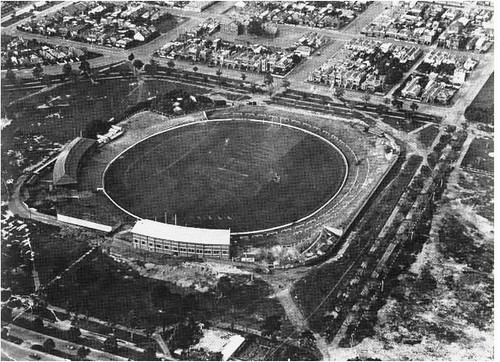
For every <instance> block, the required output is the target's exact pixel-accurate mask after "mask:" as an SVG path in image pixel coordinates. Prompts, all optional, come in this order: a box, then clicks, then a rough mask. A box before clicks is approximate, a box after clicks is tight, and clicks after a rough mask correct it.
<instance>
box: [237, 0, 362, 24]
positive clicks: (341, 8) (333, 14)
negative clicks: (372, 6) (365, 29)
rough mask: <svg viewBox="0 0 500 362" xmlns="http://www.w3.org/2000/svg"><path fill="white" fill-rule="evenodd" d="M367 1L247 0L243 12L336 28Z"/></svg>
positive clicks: (264, 17)
mask: <svg viewBox="0 0 500 362" xmlns="http://www.w3.org/2000/svg"><path fill="white" fill-rule="evenodd" d="M369 3H370V2H368V1H352V2H350V1H337V2H323V3H322V2H303V1H302V2H290V1H289V2H258V1H257V2H253V1H252V2H248V3H247V4H246V6H245V7H244V8H243V9H242V10H241V12H242V13H243V14H246V15H249V16H258V17H259V18H260V19H262V20H264V21H272V22H276V23H279V24H292V25H304V26H310V27H317V28H331V29H340V28H343V27H344V26H346V25H347V24H349V23H350V22H351V21H352V20H354V19H355V18H356V17H357V16H358V15H359V14H360V13H361V12H363V11H364V10H365V9H366V7H367V6H368V5H369Z"/></svg>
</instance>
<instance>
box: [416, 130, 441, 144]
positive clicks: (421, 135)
mask: <svg viewBox="0 0 500 362" xmlns="http://www.w3.org/2000/svg"><path fill="white" fill-rule="evenodd" d="M438 134H439V128H438V127H436V126H429V127H426V128H424V129H423V130H421V131H420V132H418V139H419V141H420V142H422V144H423V145H424V146H425V148H429V147H431V146H432V143H433V142H434V140H435V139H436V137H437V135H438Z"/></svg>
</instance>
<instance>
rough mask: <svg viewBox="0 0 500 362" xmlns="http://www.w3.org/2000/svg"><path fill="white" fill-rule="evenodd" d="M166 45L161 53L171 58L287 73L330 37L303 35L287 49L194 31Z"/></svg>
mask: <svg viewBox="0 0 500 362" xmlns="http://www.w3.org/2000/svg"><path fill="white" fill-rule="evenodd" d="M186 35H187V36H181V37H179V39H178V40H177V41H175V42H169V43H167V44H165V45H164V46H162V47H161V48H160V49H159V50H158V51H157V54H158V55H159V56H160V57H165V58H169V59H180V60H186V61H192V62H204V63H209V64H213V65H218V66H224V67H227V68H233V69H242V70H243V69H244V70H248V71H252V72H271V73H273V74H277V75H284V74H286V73H288V72H289V71H290V70H292V69H293V68H294V67H295V66H296V65H297V64H298V63H299V62H300V61H301V60H302V59H303V58H305V57H308V56H310V55H311V54H312V52H314V51H315V50H316V49H319V48H320V47H321V46H322V45H323V44H325V42H326V41H327V38H325V37H324V36H322V35H319V34H317V33H315V32H310V33H307V34H305V35H303V36H302V37H301V38H300V39H298V41H297V42H295V43H294V45H293V46H292V47H290V48H289V49H287V50H284V49H280V48H272V47H267V46H264V45H262V44H250V45H248V44H247V43H245V44H243V43H241V44H237V43H234V42H230V41H225V40H222V39H221V38H217V39H214V40H211V39H206V38H203V37H192V34H191V33H189V32H188V33H187V34H186Z"/></svg>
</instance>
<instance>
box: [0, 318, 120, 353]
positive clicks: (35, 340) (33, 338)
mask: <svg viewBox="0 0 500 362" xmlns="http://www.w3.org/2000/svg"><path fill="white" fill-rule="evenodd" d="M9 328H10V335H11V336H14V337H17V338H20V339H22V340H23V341H24V342H23V343H22V345H21V346H20V348H21V349H24V350H25V353H26V351H29V353H36V354H39V355H40V356H41V355H42V352H38V351H33V350H32V349H31V346H32V345H33V344H40V345H41V344H43V342H44V341H45V340H46V339H47V338H51V339H52V340H54V342H55V344H56V349H57V350H60V351H63V352H64V353H67V354H70V355H76V351H77V350H78V348H80V347H81V345H79V344H76V343H72V342H68V341H65V340H62V339H59V338H55V337H49V336H47V335H44V334H41V333H37V332H34V331H32V330H29V329H26V328H22V327H19V326H16V325H10V326H9ZM3 343H4V341H2V347H3ZM89 349H90V353H89V354H88V356H87V358H88V359H89V360H92V361H126V360H127V359H126V358H123V357H120V356H116V355H114V354H110V353H106V352H103V351H99V350H96V349H93V348H89ZM9 351H10V348H9ZM29 353H28V354H29ZM48 356H49V358H48V360H64V359H62V358H59V357H56V356H53V355H48ZM29 359H30V358H28V357H27V355H26V354H25V355H24V358H20V359H16V360H29Z"/></svg>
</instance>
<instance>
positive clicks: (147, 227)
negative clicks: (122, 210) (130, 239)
mask: <svg viewBox="0 0 500 362" xmlns="http://www.w3.org/2000/svg"><path fill="white" fill-rule="evenodd" d="M132 233H134V234H139V235H144V236H147V237H151V238H157V239H165V240H171V241H176V242H181V243H191V244H205V245H229V242H230V236H231V235H230V234H231V231H230V230H229V229H201V228H192V227H186V226H178V225H172V224H164V223H161V222H158V221H152V220H146V219H144V220H139V221H137V222H136V223H135V225H134V227H133V228H132Z"/></svg>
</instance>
